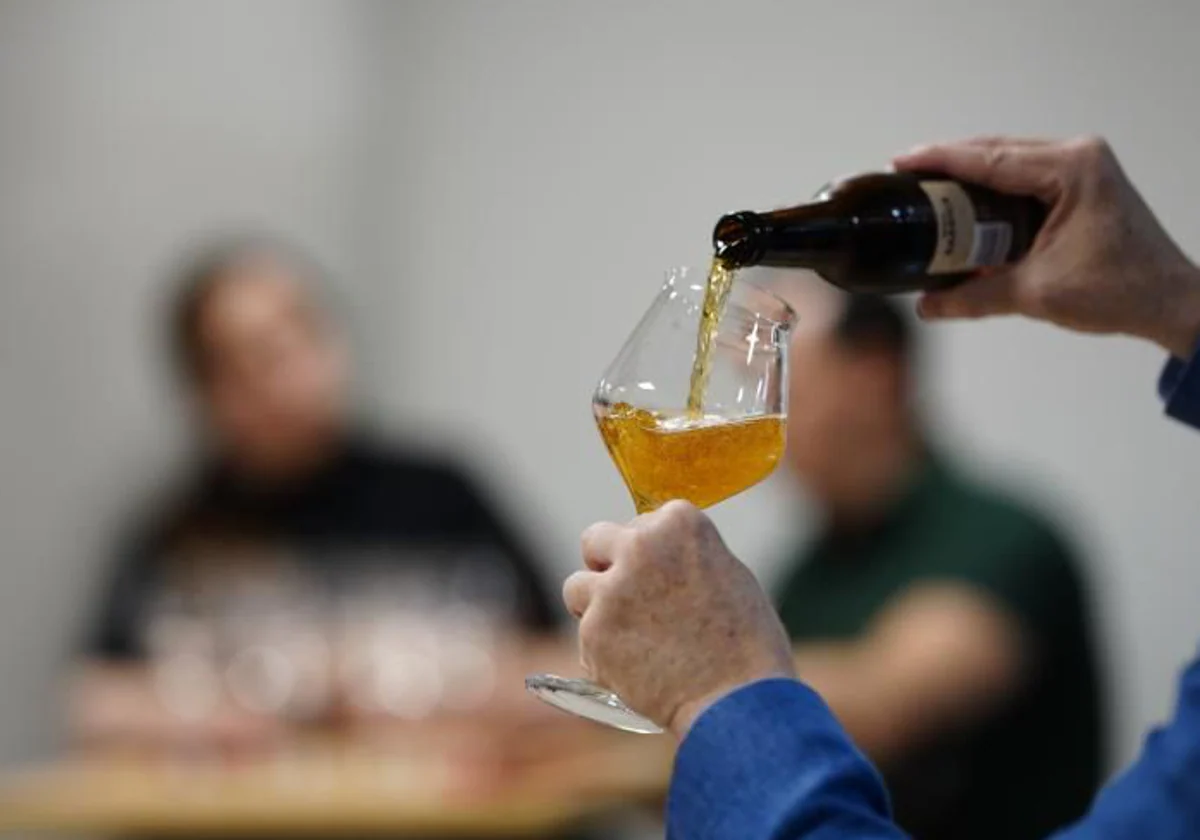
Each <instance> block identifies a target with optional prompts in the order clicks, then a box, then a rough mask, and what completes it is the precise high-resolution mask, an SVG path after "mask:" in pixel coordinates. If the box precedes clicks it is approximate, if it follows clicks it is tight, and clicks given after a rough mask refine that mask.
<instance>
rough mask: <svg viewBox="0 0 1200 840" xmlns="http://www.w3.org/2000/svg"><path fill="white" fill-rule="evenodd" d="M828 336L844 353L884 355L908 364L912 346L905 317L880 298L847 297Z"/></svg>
mask: <svg viewBox="0 0 1200 840" xmlns="http://www.w3.org/2000/svg"><path fill="white" fill-rule="evenodd" d="M832 333H833V338H834V341H836V342H837V343H838V344H839V345H841V346H842V347H844V348H846V349H848V350H852V351H868V352H882V353H887V354H889V355H893V356H895V357H896V358H897V359H898V360H900V361H901V362H904V363H908V362H909V361H910V360H911V357H912V355H913V351H914V344H915V343H916V342H915V337H914V335H913V330H912V327H911V325H910V324H909V320H908V317H907V316H906V315H905V314H904V312H903V311H902V310H901V309H900V307H899V306H897V305H896V304H895V303H893V302H892V301H891V300H889V299H888V298H886V297H882V296H880V295H863V294H856V295H849V296H848V297H847V298H846V300H845V303H844V304H843V306H842V310H841V312H839V313H838V316H837V318H836V319H835V320H834V323H833V331H832Z"/></svg>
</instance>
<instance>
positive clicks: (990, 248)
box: [921, 181, 1012, 274]
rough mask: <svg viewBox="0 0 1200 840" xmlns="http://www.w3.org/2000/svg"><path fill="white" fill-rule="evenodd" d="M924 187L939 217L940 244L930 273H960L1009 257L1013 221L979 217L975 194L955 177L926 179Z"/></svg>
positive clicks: (938, 232) (931, 261) (936, 249)
mask: <svg viewBox="0 0 1200 840" xmlns="http://www.w3.org/2000/svg"><path fill="white" fill-rule="evenodd" d="M921 189H922V190H924V191H925V195H927V196H928V197H929V203H930V204H932V205H933V209H934V216H935V217H936V219H937V247H936V248H935V249H934V252H933V257H932V259H930V260H929V269H928V271H929V273H930V274H956V273H959V272H963V271H973V270H974V269H976V268H982V267H984V266H989V265H1002V264H1004V263H1005V262H1006V261H1007V259H1008V252H1009V250H1010V249H1011V248H1012V225H1010V224H1009V223H1008V222H999V221H991V222H984V221H979V220H978V219H977V218H976V214H975V203H974V202H972V201H971V196H969V195H968V194H967V191H966V190H964V189H963V188H962V186H961V185H960V184H956V183H955V182H953V181H922V182H921Z"/></svg>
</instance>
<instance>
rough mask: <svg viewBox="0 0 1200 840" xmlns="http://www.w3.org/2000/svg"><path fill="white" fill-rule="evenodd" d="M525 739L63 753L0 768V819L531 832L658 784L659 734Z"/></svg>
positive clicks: (640, 799)
mask: <svg viewBox="0 0 1200 840" xmlns="http://www.w3.org/2000/svg"><path fill="white" fill-rule="evenodd" d="M522 740H523V742H524V750H523V751H519V752H518V753H517V754H516V755H511V754H509V755H504V756H498V757H496V758H495V760H493V761H490V762H489V761H487V760H483V761H482V762H481V760H479V758H478V756H476V757H473V758H472V759H470V760H462V759H461V758H456V757H454V752H455V751H454V750H449V751H447V750H444V749H439V748H437V747H435V746H433V745H430V744H426V745H424V746H421V747H418V748H415V749H394V748H393V749H388V750H381V749H379V746H378V744H375V745H368V744H359V745H355V746H351V745H345V744H341V745H339V744H336V743H312V744H306V745H297V746H295V747H293V748H291V749H289V750H287V751H285V752H282V753H276V754H273V755H272V756H271V757H270V758H257V759H254V760H246V761H242V762H240V763H231V762H229V761H225V762H222V763H212V762H208V763H196V764H190V765H184V764H180V763H178V762H164V761H162V760H161V759H151V758H147V757H137V756H130V755H125V756H117V755H105V756H91V757H78V758H74V759H65V760H63V761H61V762H59V763H55V764H51V765H49V766H46V767H42V768H37V769H29V770H25V771H21V772H17V773H15V774H10V775H8V776H7V777H3V778H0V831H2V832H16V831H21V832H34V831H39V832H62V833H67V832H70V833H88V834H120V835H150V834H153V835H176V836H182V835H205V836H209V837H211V836H216V835H229V836H234V835H236V836H239V837H245V836H249V835H280V836H294V835H307V836H310V837H311V836H317V835H325V836H345V835H348V834H388V835H392V836H404V835H420V836H422V837H453V836H472V837H488V836H495V837H513V836H521V837H537V836H549V835H552V834H554V833H556V832H559V831H561V830H562V829H564V828H567V827H569V826H571V825H573V824H576V823H579V822H582V821H585V820H587V819H589V818H592V817H596V816H599V815H601V814H603V813H605V812H608V811H612V810H615V809H617V808H619V807H621V806H626V805H632V804H637V803H653V802H656V801H658V800H659V799H660V798H661V796H662V795H663V793H664V792H665V790H666V784H667V780H668V777H669V771H670V762H671V758H672V749H671V744H669V743H668V742H667V740H666V739H665V738H661V737H645V736H636V735H626V734H621V733H612V732H608V731H605V730H601V729H599V728H593V729H588V730H585V731H584V732H583V733H582V734H581V733H580V732H578V731H575V732H572V733H571V734H570V735H569V736H566V737H565V738H564V737H563V736H562V735H561V733H554V732H548V733H544V735H539V734H538V733H537V732H531V733H530V737H528V738H523V739H522Z"/></svg>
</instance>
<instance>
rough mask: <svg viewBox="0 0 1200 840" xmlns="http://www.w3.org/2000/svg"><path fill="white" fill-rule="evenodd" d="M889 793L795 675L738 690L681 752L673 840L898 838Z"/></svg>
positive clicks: (671, 801)
mask: <svg viewBox="0 0 1200 840" xmlns="http://www.w3.org/2000/svg"><path fill="white" fill-rule="evenodd" d="M903 836H904V835H903V834H902V833H901V832H900V830H899V829H898V828H897V827H896V826H895V824H894V823H893V822H892V821H891V817H890V815H889V809H888V802H887V794H886V793H885V791H884V787H883V782H882V781H881V780H880V778H879V776H878V774H877V773H876V772H875V770H874V768H873V767H872V766H871V765H870V763H868V762H867V760H866V759H865V758H863V756H862V754H861V753H859V751H858V750H857V749H856V748H855V747H854V745H853V744H852V743H851V742H850V739H849V737H848V736H847V735H846V733H845V732H844V731H843V730H842V728H841V726H840V725H839V724H838V723H837V721H836V720H835V719H834V717H833V715H832V713H831V712H830V711H829V709H828V708H827V707H826V705H825V703H824V702H822V700H821V699H820V698H819V697H818V696H817V695H816V693H814V692H813V691H812V690H811V689H809V688H807V687H805V686H804V685H802V684H801V683H798V682H795V681H793V680H764V681H763V682H758V683H753V684H751V685H748V686H744V687H742V688H740V689H738V690H737V691H734V692H733V693H732V694H730V695H729V696H727V697H725V698H723V699H721V700H719V701H718V702H717V703H715V704H714V705H713V706H712V707H710V708H709V709H708V710H706V711H705V712H704V714H702V715H701V716H700V718H699V719H698V720H697V721H696V722H695V723H694V724H693V725H692V729H691V731H690V732H688V735H687V737H686V738H685V739H684V741H683V744H681V745H680V747H679V754H678V756H677V757H676V759H675V773H674V776H673V777H672V779H671V791H670V794H669V796H668V800H667V837H668V840H792V839H793V838H800V837H803V838H813V840H842V838H855V840H894V838H900V837H903Z"/></svg>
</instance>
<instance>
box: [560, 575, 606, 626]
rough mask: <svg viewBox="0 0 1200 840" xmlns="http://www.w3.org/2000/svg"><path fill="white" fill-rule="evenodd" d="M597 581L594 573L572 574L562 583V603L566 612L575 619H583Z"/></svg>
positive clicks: (597, 576)
mask: <svg viewBox="0 0 1200 840" xmlns="http://www.w3.org/2000/svg"><path fill="white" fill-rule="evenodd" d="M598 579H599V575H598V574H597V573H596V572H574V573H572V574H571V575H570V576H569V577H568V578H567V579H566V580H565V581H563V603H564V604H566V606H567V612H569V613H570V614H571V615H573V616H575V617H576V618H583V614H584V613H585V612H587V608H588V606H589V605H590V604H591V603H592V593H593V592H594V590H595V588H596V583H597V581H598Z"/></svg>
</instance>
